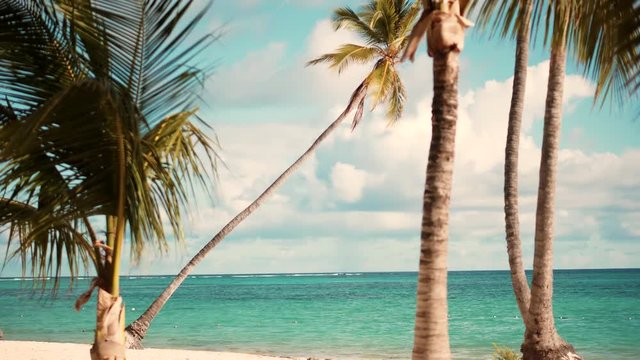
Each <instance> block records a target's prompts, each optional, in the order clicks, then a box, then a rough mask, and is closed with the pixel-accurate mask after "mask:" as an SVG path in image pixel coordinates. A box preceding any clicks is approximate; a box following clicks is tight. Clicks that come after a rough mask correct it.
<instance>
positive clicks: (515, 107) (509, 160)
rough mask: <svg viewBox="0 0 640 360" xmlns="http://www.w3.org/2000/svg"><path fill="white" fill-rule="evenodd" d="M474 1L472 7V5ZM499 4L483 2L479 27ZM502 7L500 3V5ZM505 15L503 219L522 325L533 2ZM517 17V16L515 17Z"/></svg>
mask: <svg viewBox="0 0 640 360" xmlns="http://www.w3.org/2000/svg"><path fill="white" fill-rule="evenodd" d="M476 4H477V2H474V4H472V5H471V6H475V5H476ZM497 5H499V4H497V3H496V2H494V1H488V2H484V3H482V8H481V9H480V15H479V25H480V26H487V25H488V23H489V22H490V21H491V20H493V19H492V17H491V16H492V14H494V13H495V7H496V6H497ZM500 5H502V6H505V3H504V2H503V3H502V4H500ZM507 6H508V7H509V10H508V11H507V12H506V13H505V14H507V15H510V16H515V18H516V20H515V21H514V22H513V25H514V26H515V27H516V29H515V32H516V56H515V65H514V70H513V87H512V94H511V105H510V108H509V122H508V128H507V143H506V146H505V161H504V217H505V230H506V241H507V254H508V258H509V269H511V284H512V286H513V292H514V295H515V298H516V303H517V304H518V310H519V311H520V315H521V317H522V320H523V322H525V323H526V322H527V317H528V315H529V303H530V299H531V291H530V289H529V283H528V282H527V277H526V274H525V271H524V265H523V263H522V242H521V240H520V219H519V211H518V156H519V155H518V153H519V149H520V128H521V124H522V113H523V110H524V99H525V92H526V87H527V66H528V63H529V38H530V34H531V29H530V27H531V15H532V12H533V0H516V1H512V2H511V3H509V4H508V5H507ZM516 15H517V16H516ZM500 25H501V23H500V22H499V21H495V22H494V25H493V30H494V31H496V30H498V29H500ZM511 25H512V24H511V23H509V24H505V25H504V26H503V27H502V29H500V30H501V35H502V36H506V35H507V34H508V33H509V31H510V30H511V28H510V27H511Z"/></svg>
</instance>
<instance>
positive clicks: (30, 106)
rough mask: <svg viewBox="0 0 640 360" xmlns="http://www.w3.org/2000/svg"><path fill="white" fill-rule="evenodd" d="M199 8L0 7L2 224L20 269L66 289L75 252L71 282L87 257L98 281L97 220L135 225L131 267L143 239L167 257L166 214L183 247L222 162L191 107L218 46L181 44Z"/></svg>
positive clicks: (102, 1)
mask: <svg viewBox="0 0 640 360" xmlns="http://www.w3.org/2000/svg"><path fill="white" fill-rule="evenodd" d="M190 6H191V2H190V1H168V0H165V1H153V2H131V1H128V0H108V1H107V0H37V1H27V0H24V1H20V0H11V1H3V2H2V4H0V98H1V99H2V101H3V103H0V145H1V149H0V161H2V162H3V165H2V170H1V172H0V192H1V195H2V197H3V201H2V203H1V204H0V223H1V224H2V225H8V226H9V230H10V231H9V243H10V245H11V243H12V242H18V245H17V250H15V252H14V255H21V257H22V260H23V270H24V269H25V266H26V264H27V262H31V265H32V266H31V268H32V273H33V275H34V276H38V277H44V276H48V275H51V274H53V275H54V276H56V281H57V276H58V275H59V274H60V271H61V267H62V264H63V258H65V257H66V259H67V260H68V264H69V270H70V273H71V275H75V274H76V273H77V271H78V269H79V266H78V265H79V261H80V262H87V261H90V260H93V262H94V264H95V265H96V269H97V271H98V274H99V275H101V273H102V272H103V271H105V270H106V269H104V266H105V264H104V263H101V262H100V261H99V260H100V259H99V257H100V252H99V251H97V250H95V249H94V247H93V245H92V244H91V242H96V241H97V235H96V232H95V231H94V229H93V227H94V226H93V225H92V223H93V222H95V220H94V217H95V216H107V217H111V218H112V220H113V219H117V222H119V224H120V225H119V226H120V227H121V230H122V231H124V224H125V223H126V224H127V225H128V229H129V234H130V236H129V239H130V243H131V253H132V255H133V258H134V259H137V258H138V256H139V255H140V253H141V251H142V248H143V243H144V240H145V239H153V240H156V241H157V244H158V245H159V246H160V248H161V249H165V248H166V238H167V235H166V232H165V227H164V226H163V222H164V219H165V218H166V219H168V220H167V221H168V222H169V224H170V227H171V229H172V232H173V233H174V234H175V235H176V237H177V238H178V239H180V238H181V236H182V231H181V221H180V219H181V214H182V213H183V211H184V209H185V206H186V205H188V202H189V199H190V198H191V195H192V194H193V190H194V188H193V186H194V185H195V184H194V182H201V183H203V184H206V183H207V180H208V178H209V175H211V174H212V171H215V163H216V157H217V155H216V153H215V146H216V144H215V141H213V140H211V139H210V138H209V137H208V136H207V135H206V133H205V132H204V131H203V130H202V129H200V128H199V126H198V123H200V124H203V123H202V122H201V121H199V119H198V117H197V108H196V106H195V104H196V102H197V100H198V92H199V89H200V88H201V87H202V82H203V78H204V76H206V73H207V71H208V70H209V66H208V65H207V64H200V63H198V61H199V59H201V57H200V56H199V55H200V54H201V53H202V51H203V50H205V49H206V48H207V47H208V46H209V45H210V44H211V42H212V41H213V40H214V39H215V38H214V37H212V36H210V35H205V36H202V37H200V38H198V39H196V40H195V41H192V42H191V43H190V44H185V41H184V40H185V39H186V37H187V36H188V35H189V34H190V33H191V32H192V29H193V27H194V26H195V25H196V24H197V23H198V21H199V20H200V19H201V18H202V16H203V15H204V12H205V10H206V9H203V10H201V11H200V12H199V13H198V14H197V15H196V16H195V17H193V18H192V19H190V20H186V17H185V14H188V13H189V10H190ZM107 223H109V221H107ZM111 225H113V224H111ZM107 228H108V231H113V229H111V228H112V226H109V225H108V226H107ZM109 229H110V230H109ZM108 235H110V234H108ZM89 240H91V242H90V241H89ZM108 240H109V241H110V242H111V243H110V244H109V245H110V246H111V247H113V246H114V245H115V244H113V240H112V239H111V237H109V236H108ZM119 250H120V251H121V247H120V249H119ZM7 251H8V249H7ZM114 251H117V249H114ZM65 255H66V256H65ZM110 270H113V269H110ZM110 272H111V271H110ZM103 275H104V274H103ZM56 284H57V283H56Z"/></svg>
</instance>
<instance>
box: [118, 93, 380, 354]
mask: <svg viewBox="0 0 640 360" xmlns="http://www.w3.org/2000/svg"><path fill="white" fill-rule="evenodd" d="M366 93H367V84H366V83H362V84H360V86H359V87H358V88H357V89H356V90H355V91H354V92H353V94H352V96H351V99H350V101H349V104H348V105H347V107H346V108H345V109H344V111H343V112H342V113H341V114H340V116H338V118H337V119H336V120H335V121H334V122H333V123H331V125H329V127H328V128H327V129H325V130H324V131H323V132H322V134H320V136H318V138H317V139H316V140H315V141H314V142H313V144H312V145H311V146H310V147H309V148H308V149H307V151H305V152H304V153H303V154H302V155H301V156H300V157H299V158H298V159H297V160H296V161H295V162H294V163H293V164H291V166H289V167H288V168H287V169H286V170H285V171H284V172H283V173H282V175H280V176H279V177H278V178H277V179H276V180H275V181H274V182H273V183H272V184H271V185H269V187H268V188H267V189H266V190H265V191H264V192H263V193H262V194H260V196H258V198H257V199H255V200H254V201H253V202H252V203H251V204H250V205H249V206H247V207H246V208H245V209H244V210H242V211H241V212H240V213H239V214H238V215H236V216H235V217H234V218H233V219H231V221H229V222H228V223H227V224H226V225H225V226H224V227H223V228H222V230H220V231H219V232H218V233H217V234H216V235H215V236H214V237H213V239H211V240H210V241H209V242H208V243H207V244H206V245H205V246H204V247H203V248H202V249H201V250H200V251H199V252H198V253H197V254H196V255H195V256H194V257H193V258H192V259H191V260H190V261H189V262H188V263H187V265H185V267H184V268H182V270H180V273H178V275H177V276H176V277H175V278H174V279H173V280H172V281H171V283H170V284H169V285H168V286H167V288H166V289H165V290H164V291H163V292H162V294H160V296H158V298H157V299H155V300H154V301H153V303H152V304H151V306H149V308H148V309H147V310H146V311H145V312H144V313H143V314H142V315H140V317H139V318H138V319H136V320H135V321H134V322H132V323H131V324H130V325H129V326H127V328H126V329H125V338H126V344H127V348H129V349H141V348H142V340H143V339H144V337H145V335H146V334H147V330H148V329H149V325H150V324H151V322H152V321H153V319H154V318H155V317H156V316H157V315H158V313H159V312H160V310H161V309H162V307H163V306H164V304H165V303H166V302H167V301H168V300H169V298H170V297H171V295H173V293H174V292H175V291H176V290H177V289H178V287H179V286H180V284H182V282H183V281H184V280H185V279H186V278H187V276H189V274H190V273H191V271H192V270H193V268H194V267H195V266H196V265H197V264H198V263H200V261H202V259H204V258H205V256H207V254H208V253H209V251H211V250H212V249H213V248H214V247H216V245H218V244H219V243H220V242H221V241H222V239H224V238H225V236H227V235H228V234H229V233H230V232H231V231H232V230H233V229H234V228H235V227H236V226H238V225H239V224H240V223H241V222H242V221H243V220H244V219H245V218H246V217H247V216H249V215H251V213H253V212H254V211H255V210H256V209H257V208H259V207H260V205H262V202H263V201H264V200H265V199H267V198H268V197H269V196H270V195H272V194H273V193H274V192H275V191H276V190H277V189H278V188H279V187H280V186H281V185H282V184H284V182H285V181H286V179H287V178H288V177H289V176H290V175H291V174H293V172H294V171H296V170H297V169H298V168H299V167H300V166H301V165H302V163H303V162H304V161H305V160H307V159H308V158H309V157H311V155H312V154H313V152H314V151H315V150H316V148H317V147H318V146H319V145H320V144H321V143H322V141H323V140H324V139H326V138H327V137H328V136H329V134H331V133H332V132H333V131H334V130H335V129H337V128H338V126H339V125H340V124H341V123H342V121H343V120H344V119H345V117H346V116H347V115H348V114H349V113H350V112H351V111H352V110H354V109H355V108H356V106H358V104H359V103H360V101H361V100H362V99H363V98H364V96H365V95H366Z"/></svg>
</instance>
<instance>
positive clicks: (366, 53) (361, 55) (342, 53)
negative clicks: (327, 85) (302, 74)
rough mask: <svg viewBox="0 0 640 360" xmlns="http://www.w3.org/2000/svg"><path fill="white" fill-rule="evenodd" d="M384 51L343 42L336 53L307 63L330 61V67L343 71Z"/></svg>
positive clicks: (315, 63)
mask: <svg viewBox="0 0 640 360" xmlns="http://www.w3.org/2000/svg"><path fill="white" fill-rule="evenodd" d="M381 54H382V51H380V50H379V49H377V48H374V47H367V46H361V45H356V44H343V45H341V46H340V47H339V48H338V50H337V51H336V52H334V53H329V54H325V55H322V56H320V57H318V58H316V59H314V60H311V61H309V62H308V63H307V65H317V64H320V63H329V67H330V68H333V69H337V70H338V73H341V72H342V71H343V70H344V69H345V68H347V67H348V66H349V65H351V64H352V63H358V64H365V63H367V62H369V61H371V60H373V58H374V57H375V56H376V55H381Z"/></svg>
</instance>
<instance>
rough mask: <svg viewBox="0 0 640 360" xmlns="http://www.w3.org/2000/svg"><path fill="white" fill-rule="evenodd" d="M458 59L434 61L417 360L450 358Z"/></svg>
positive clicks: (437, 57) (449, 57)
mask: <svg viewBox="0 0 640 360" xmlns="http://www.w3.org/2000/svg"><path fill="white" fill-rule="evenodd" d="M458 56H459V54H458V53H457V52H456V51H451V52H448V53H444V54H442V53H439V54H436V55H435V57H434V58H433V75H434V76H433V103H432V106H431V108H432V110H431V111H432V118H431V121H432V130H431V131H432V135H431V147H430V148H429V160H428V164H427V177H426V183H425V190H424V198H423V201H424V203H423V214H422V231H421V247H420V267H419V273H418V293H417V304H416V306H417V308H416V323H415V334H414V343H413V356H412V358H413V359H414V360H417V359H438V360H440V359H446V360H448V359H451V350H450V347H449V326H448V319H447V242H448V223H449V202H450V195H451V183H452V179H453V158H454V149H455V133H456V122H457V109H458Z"/></svg>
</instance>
